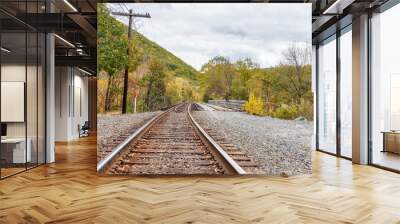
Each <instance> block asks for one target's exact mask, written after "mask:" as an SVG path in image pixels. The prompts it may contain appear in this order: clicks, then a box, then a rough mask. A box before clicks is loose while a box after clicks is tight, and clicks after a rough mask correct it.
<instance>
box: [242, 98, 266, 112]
mask: <svg viewBox="0 0 400 224" xmlns="http://www.w3.org/2000/svg"><path fill="white" fill-rule="evenodd" d="M244 110H245V111H246V112H247V113H249V114H253V115H264V103H263V102H262V100H261V98H258V97H256V96H254V94H250V97H249V100H248V101H247V102H246V103H245V104H244Z"/></svg>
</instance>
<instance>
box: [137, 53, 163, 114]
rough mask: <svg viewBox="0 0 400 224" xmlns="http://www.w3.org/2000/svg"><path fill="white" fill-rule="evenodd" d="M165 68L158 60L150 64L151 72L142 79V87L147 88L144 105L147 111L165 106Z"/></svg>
mask: <svg viewBox="0 0 400 224" xmlns="http://www.w3.org/2000/svg"><path fill="white" fill-rule="evenodd" d="M165 77H166V74H165V66H164V64H163V63H161V62H160V61H158V60H156V59H152V60H151V61H150V64H149V72H148V73H147V74H146V75H145V77H144V78H143V79H142V85H143V86H145V87H146V89H147V90H146V96H145V99H144V104H145V106H146V109H147V110H150V111H151V110H155V109H159V108H160V107H161V106H165V98H164V95H165V90H166V86H165Z"/></svg>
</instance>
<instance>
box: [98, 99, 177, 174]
mask: <svg viewBox="0 0 400 224" xmlns="http://www.w3.org/2000/svg"><path fill="white" fill-rule="evenodd" d="M178 106H179V105H178ZM175 107H176V106H175ZM175 107H171V108H170V109H168V110H166V111H164V112H162V113H161V114H159V115H157V116H155V117H153V118H152V119H151V120H149V121H148V122H147V123H146V124H144V125H143V126H141V127H140V128H139V129H137V130H136V131H135V132H134V133H133V134H131V135H130V136H128V137H127V138H126V139H125V140H124V141H123V142H121V143H120V144H118V145H117V146H116V147H115V148H114V150H113V151H112V152H111V153H110V154H109V155H107V156H106V157H105V158H104V159H102V160H100V162H98V163H97V172H102V171H103V170H105V168H106V167H107V166H108V164H109V163H111V162H112V161H113V160H114V158H116V157H117V156H118V155H119V154H120V152H121V151H122V150H123V149H124V148H125V147H126V146H128V145H129V144H130V143H131V142H132V141H134V140H136V139H139V138H140V137H141V136H142V135H143V134H144V133H145V132H146V131H147V130H148V129H149V128H150V127H151V126H153V124H155V123H156V122H157V121H158V120H159V119H161V118H162V117H163V116H165V115H166V114H168V113H169V112H170V111H171V110H173V109H174V108H175Z"/></svg>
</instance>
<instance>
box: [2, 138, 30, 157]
mask: <svg viewBox="0 0 400 224" xmlns="http://www.w3.org/2000/svg"><path fill="white" fill-rule="evenodd" d="M26 142H27V143H28V144H27V146H28V147H26V151H25V138H5V139H1V144H2V147H4V146H6V147H10V146H12V147H13V148H12V151H13V153H12V154H13V160H12V162H13V163H26V162H31V160H32V153H31V145H32V141H31V139H30V138H28V139H26Z"/></svg>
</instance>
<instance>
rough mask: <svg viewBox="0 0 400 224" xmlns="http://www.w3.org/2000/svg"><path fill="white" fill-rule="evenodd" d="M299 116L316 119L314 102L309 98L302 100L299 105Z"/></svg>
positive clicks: (310, 119)
mask: <svg viewBox="0 0 400 224" xmlns="http://www.w3.org/2000/svg"><path fill="white" fill-rule="evenodd" d="M298 116H302V117H305V118H306V119H307V120H309V121H312V120H314V107H313V103H312V102H310V101H307V100H302V101H301V103H300V105H299V106H298Z"/></svg>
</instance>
